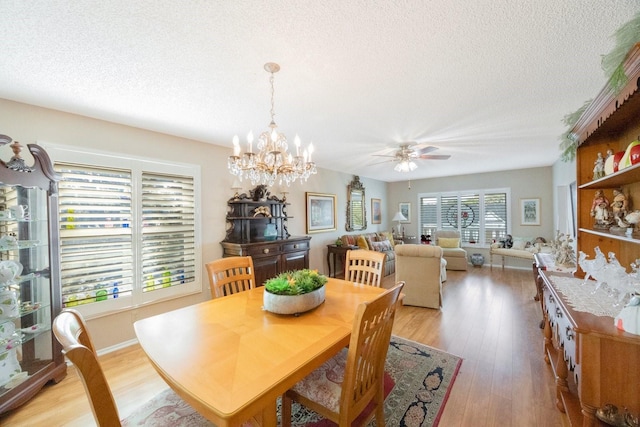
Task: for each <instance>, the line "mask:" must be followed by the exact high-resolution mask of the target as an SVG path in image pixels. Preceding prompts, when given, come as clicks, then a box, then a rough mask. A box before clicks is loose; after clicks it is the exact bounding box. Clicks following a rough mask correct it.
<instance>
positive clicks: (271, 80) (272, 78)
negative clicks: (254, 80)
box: [269, 71, 276, 123]
mask: <svg viewBox="0 0 640 427" xmlns="http://www.w3.org/2000/svg"><path fill="white" fill-rule="evenodd" d="M269 82H270V83H271V123H275V122H276V121H275V116H276V107H275V101H274V97H275V95H274V94H275V89H274V87H273V82H274V77H273V71H272V72H271V77H270V78H269Z"/></svg>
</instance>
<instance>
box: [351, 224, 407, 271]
mask: <svg viewBox="0 0 640 427" xmlns="http://www.w3.org/2000/svg"><path fill="white" fill-rule="evenodd" d="M340 240H341V241H342V244H343V245H349V246H358V247H359V248H360V250H363V249H364V250H374V251H377V252H383V253H384V254H385V255H386V257H385V259H384V273H383V274H384V276H388V275H390V274H393V273H395V271H396V253H395V251H394V248H395V247H396V245H401V244H402V241H397V240H394V239H393V235H392V234H391V233H390V232H387V231H379V232H377V233H361V234H345V235H343V236H342V237H340Z"/></svg>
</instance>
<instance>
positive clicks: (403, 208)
mask: <svg viewBox="0 0 640 427" xmlns="http://www.w3.org/2000/svg"><path fill="white" fill-rule="evenodd" d="M398 211H400V213H401V214H402V215H403V216H404V217H405V218H407V220H406V221H400V222H401V223H403V224H408V223H410V222H411V203H410V202H400V203H398Z"/></svg>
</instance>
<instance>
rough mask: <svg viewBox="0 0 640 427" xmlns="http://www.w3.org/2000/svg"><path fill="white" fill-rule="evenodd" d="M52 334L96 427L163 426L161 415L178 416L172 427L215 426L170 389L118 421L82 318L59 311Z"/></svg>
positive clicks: (73, 312) (115, 407)
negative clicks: (82, 391)
mask: <svg viewBox="0 0 640 427" xmlns="http://www.w3.org/2000/svg"><path fill="white" fill-rule="evenodd" d="M53 333H54V335H55V336H56V339H57V340H58V341H59V342H60V344H62V347H63V350H62V352H63V353H64V355H65V356H66V357H67V358H68V359H69V360H70V361H71V363H73V364H74V365H75V367H76V370H77V372H78V375H79V376H80V379H81V380H82V384H83V385H84V389H85V391H86V393H87V397H88V398H89V404H90V405H91V410H92V411H93V416H94V418H95V421H96V424H97V425H98V426H100V427H103V426H104V427H113V426H121V425H125V426H126V425H146V424H145V420H149V421H154V420H155V421H156V422H162V421H163V420H162V419H158V417H159V416H161V415H162V414H169V415H171V416H172V417H173V418H175V415H176V414H179V415H180V418H179V419H178V420H174V422H173V423H172V424H171V425H172V426H194V425H195V426H208V427H210V426H214V425H213V424H212V423H211V422H209V421H208V420H207V419H205V418H204V417H202V416H201V415H200V414H198V413H197V412H196V410H195V409H193V408H192V407H191V406H189V405H188V404H187V403H185V402H184V401H183V400H182V399H180V397H179V396H178V395H177V394H175V393H174V392H173V390H171V389H167V390H165V391H163V392H162V393H160V394H158V395H157V396H155V397H154V398H152V399H151V400H149V401H148V402H146V403H145V404H144V405H142V406H141V407H140V408H138V409H137V410H136V411H134V412H133V413H132V414H131V415H129V416H128V417H127V418H126V419H125V420H122V421H120V416H119V414H118V407H117V406H116V402H115V400H114V398H113V394H112V393H111V389H110V388H109V384H108V383H107V378H106V377H105V375H104V371H103V370H102V367H101V366H100V363H99V361H98V354H97V353H96V350H95V347H94V346H93V342H92V341H91V337H90V336H89V331H88V330H87V326H86V324H85V322H84V319H83V318H82V315H81V314H80V313H79V312H78V311H76V310H72V309H64V310H62V312H61V313H60V314H59V315H58V316H57V317H56V318H55V319H54V321H53ZM214 427H215V426H214Z"/></svg>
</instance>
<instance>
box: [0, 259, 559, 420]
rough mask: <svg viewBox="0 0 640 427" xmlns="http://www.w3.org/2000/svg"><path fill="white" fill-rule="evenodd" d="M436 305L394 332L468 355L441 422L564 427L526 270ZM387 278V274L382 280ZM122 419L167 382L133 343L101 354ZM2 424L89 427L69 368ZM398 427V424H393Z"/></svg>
mask: <svg viewBox="0 0 640 427" xmlns="http://www.w3.org/2000/svg"><path fill="white" fill-rule="evenodd" d="M447 274H448V280H447V282H445V285H444V302H443V305H444V307H443V309H442V310H441V311H438V310H431V309H426V308H419V307H409V306H405V307H402V308H401V309H400V310H399V312H398V314H397V316H396V321H395V325H394V334H396V335H399V336H402V337H405V338H408V339H411V340H414V341H418V342H421V343H424V344H427V345H430V346H433V347H436V348H439V349H442V350H445V351H447V352H450V353H453V354H456V355H458V356H461V357H462V358H463V359H464V361H463V362H462V367H461V369H460V373H459V374H458V377H457V379H456V381H455V384H454V386H453V388H452V391H451V394H450V397H449V400H448V402H447V404H446V407H445V410H444V413H443V416H442V418H441V420H440V426H443V427H448V426H474V427H476V426H501V427H502V426H536V427H537V426H564V425H568V423H567V421H566V418H565V417H564V416H563V415H562V414H561V413H560V412H559V411H558V410H557V409H556V407H555V391H554V390H555V389H554V379H553V375H552V373H551V369H550V368H549V366H548V365H546V364H545V362H544V359H543V353H542V332H541V330H540V329H539V326H538V324H539V322H540V319H541V312H540V305H539V303H538V302H536V301H534V300H533V295H534V292H535V285H534V282H533V274H532V272H531V271H529V270H512V269H506V270H502V269H500V268H493V269H490V268H488V267H486V266H485V267H482V268H471V267H470V269H469V271H468V272H457V271H449V272H448V273H447ZM391 284H393V276H388V277H387V278H386V279H385V281H384V286H389V285H391ZM101 363H102V364H103V367H104V369H105V371H106V376H107V379H108V381H109V383H110V385H111V388H112V390H113V392H114V395H115V398H116V401H117V404H118V408H119V410H120V414H121V416H122V417H124V416H126V415H127V414H128V413H129V412H130V411H132V410H133V409H134V408H135V407H137V406H139V405H141V404H142V402H144V401H145V400H148V399H149V398H151V396H153V395H154V394H155V393H157V392H159V391H160V390H162V389H164V388H165V387H166V384H165V383H164V382H163V381H162V380H161V379H160V377H159V376H158V375H157V374H156V372H155V370H154V369H153V368H152V367H151V365H150V364H149V362H148V361H147V359H146V357H145V355H144V353H143V352H142V350H141V349H140V347H139V346H137V345H136V346H132V347H129V348H126V349H122V350H119V351H117V352H114V353H110V354H107V355H105V356H103V357H102V358H101ZM0 425H2V426H4V427H11V426H79V427H80V426H81V427H85V426H92V425H95V423H94V421H93V416H92V414H91V409H90V408H89V405H88V402H87V399H86V396H85V393H84V388H83V387H82V384H81V383H80V381H79V379H78V377H77V375H76V374H75V372H74V369H73V368H70V369H69V373H68V375H67V377H66V378H65V379H64V380H63V381H61V382H60V383H59V384H55V385H49V386H47V387H45V388H44V389H43V391H42V392H40V393H39V394H38V395H37V396H36V397H35V398H34V399H32V400H31V401H29V402H28V403H27V404H25V405H23V406H22V407H21V408H19V409H17V410H15V411H13V412H12V413H9V414H5V415H4V416H2V417H0ZM390 427H395V426H390Z"/></svg>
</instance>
